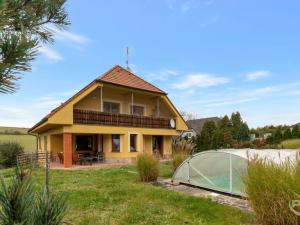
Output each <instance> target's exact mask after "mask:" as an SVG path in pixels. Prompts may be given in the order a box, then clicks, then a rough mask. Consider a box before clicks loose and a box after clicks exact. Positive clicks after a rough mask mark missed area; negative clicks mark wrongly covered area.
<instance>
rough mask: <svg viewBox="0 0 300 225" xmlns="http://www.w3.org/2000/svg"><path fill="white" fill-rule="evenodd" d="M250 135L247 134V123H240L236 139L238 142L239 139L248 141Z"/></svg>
mask: <svg viewBox="0 0 300 225" xmlns="http://www.w3.org/2000/svg"><path fill="white" fill-rule="evenodd" d="M249 139H250V135H249V127H248V125H247V123H242V125H241V127H240V129H239V130H238V132H237V135H236V140H237V141H238V142H241V141H249Z"/></svg>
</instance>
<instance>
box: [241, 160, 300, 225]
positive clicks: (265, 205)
mask: <svg viewBox="0 0 300 225" xmlns="http://www.w3.org/2000/svg"><path fill="white" fill-rule="evenodd" d="M299 171H300V164H298V165H297V166H296V167H293V166H291V164H288V163H286V164H281V165H278V164H276V163H271V162H266V161H265V160H258V159H256V160H253V161H251V162H249V166H248V173H247V176H246V177H245V178H244V184H245V192H246V194H247V196H248V198H249V201H250V204H251V206H252V209H253V210H254V212H255V214H256V219H257V223H258V224H261V225H282V224H289V225H296V224H300V217H298V216H297V215H295V214H294V213H293V212H292V211H291V210H290V208H289V203H290V202H291V201H292V200H298V199H299V196H300V179H299V175H300V174H299ZM294 209H295V208H294ZM296 210H297V211H298V212H300V208H296Z"/></svg>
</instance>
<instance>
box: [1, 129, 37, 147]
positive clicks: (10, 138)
mask: <svg viewBox="0 0 300 225" xmlns="http://www.w3.org/2000/svg"><path fill="white" fill-rule="evenodd" d="M27 131H28V128H21V127H0V143H3V142H18V143H19V144H20V145H22V146H23V148H24V151H25V152H35V151H36V141H37V140H36V138H35V137H34V136H32V135H29V134H27Z"/></svg>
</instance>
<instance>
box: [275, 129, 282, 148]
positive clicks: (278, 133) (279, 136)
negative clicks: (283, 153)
mask: <svg viewBox="0 0 300 225" xmlns="http://www.w3.org/2000/svg"><path fill="white" fill-rule="evenodd" d="M281 141H282V130H281V127H278V128H277V129H276V131H275V133H274V143H275V144H280V142H281Z"/></svg>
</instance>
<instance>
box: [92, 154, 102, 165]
mask: <svg viewBox="0 0 300 225" xmlns="http://www.w3.org/2000/svg"><path fill="white" fill-rule="evenodd" d="M92 158H93V161H96V162H98V163H99V162H104V154H103V152H97V153H96V155H95V156H93V157H92Z"/></svg>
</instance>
